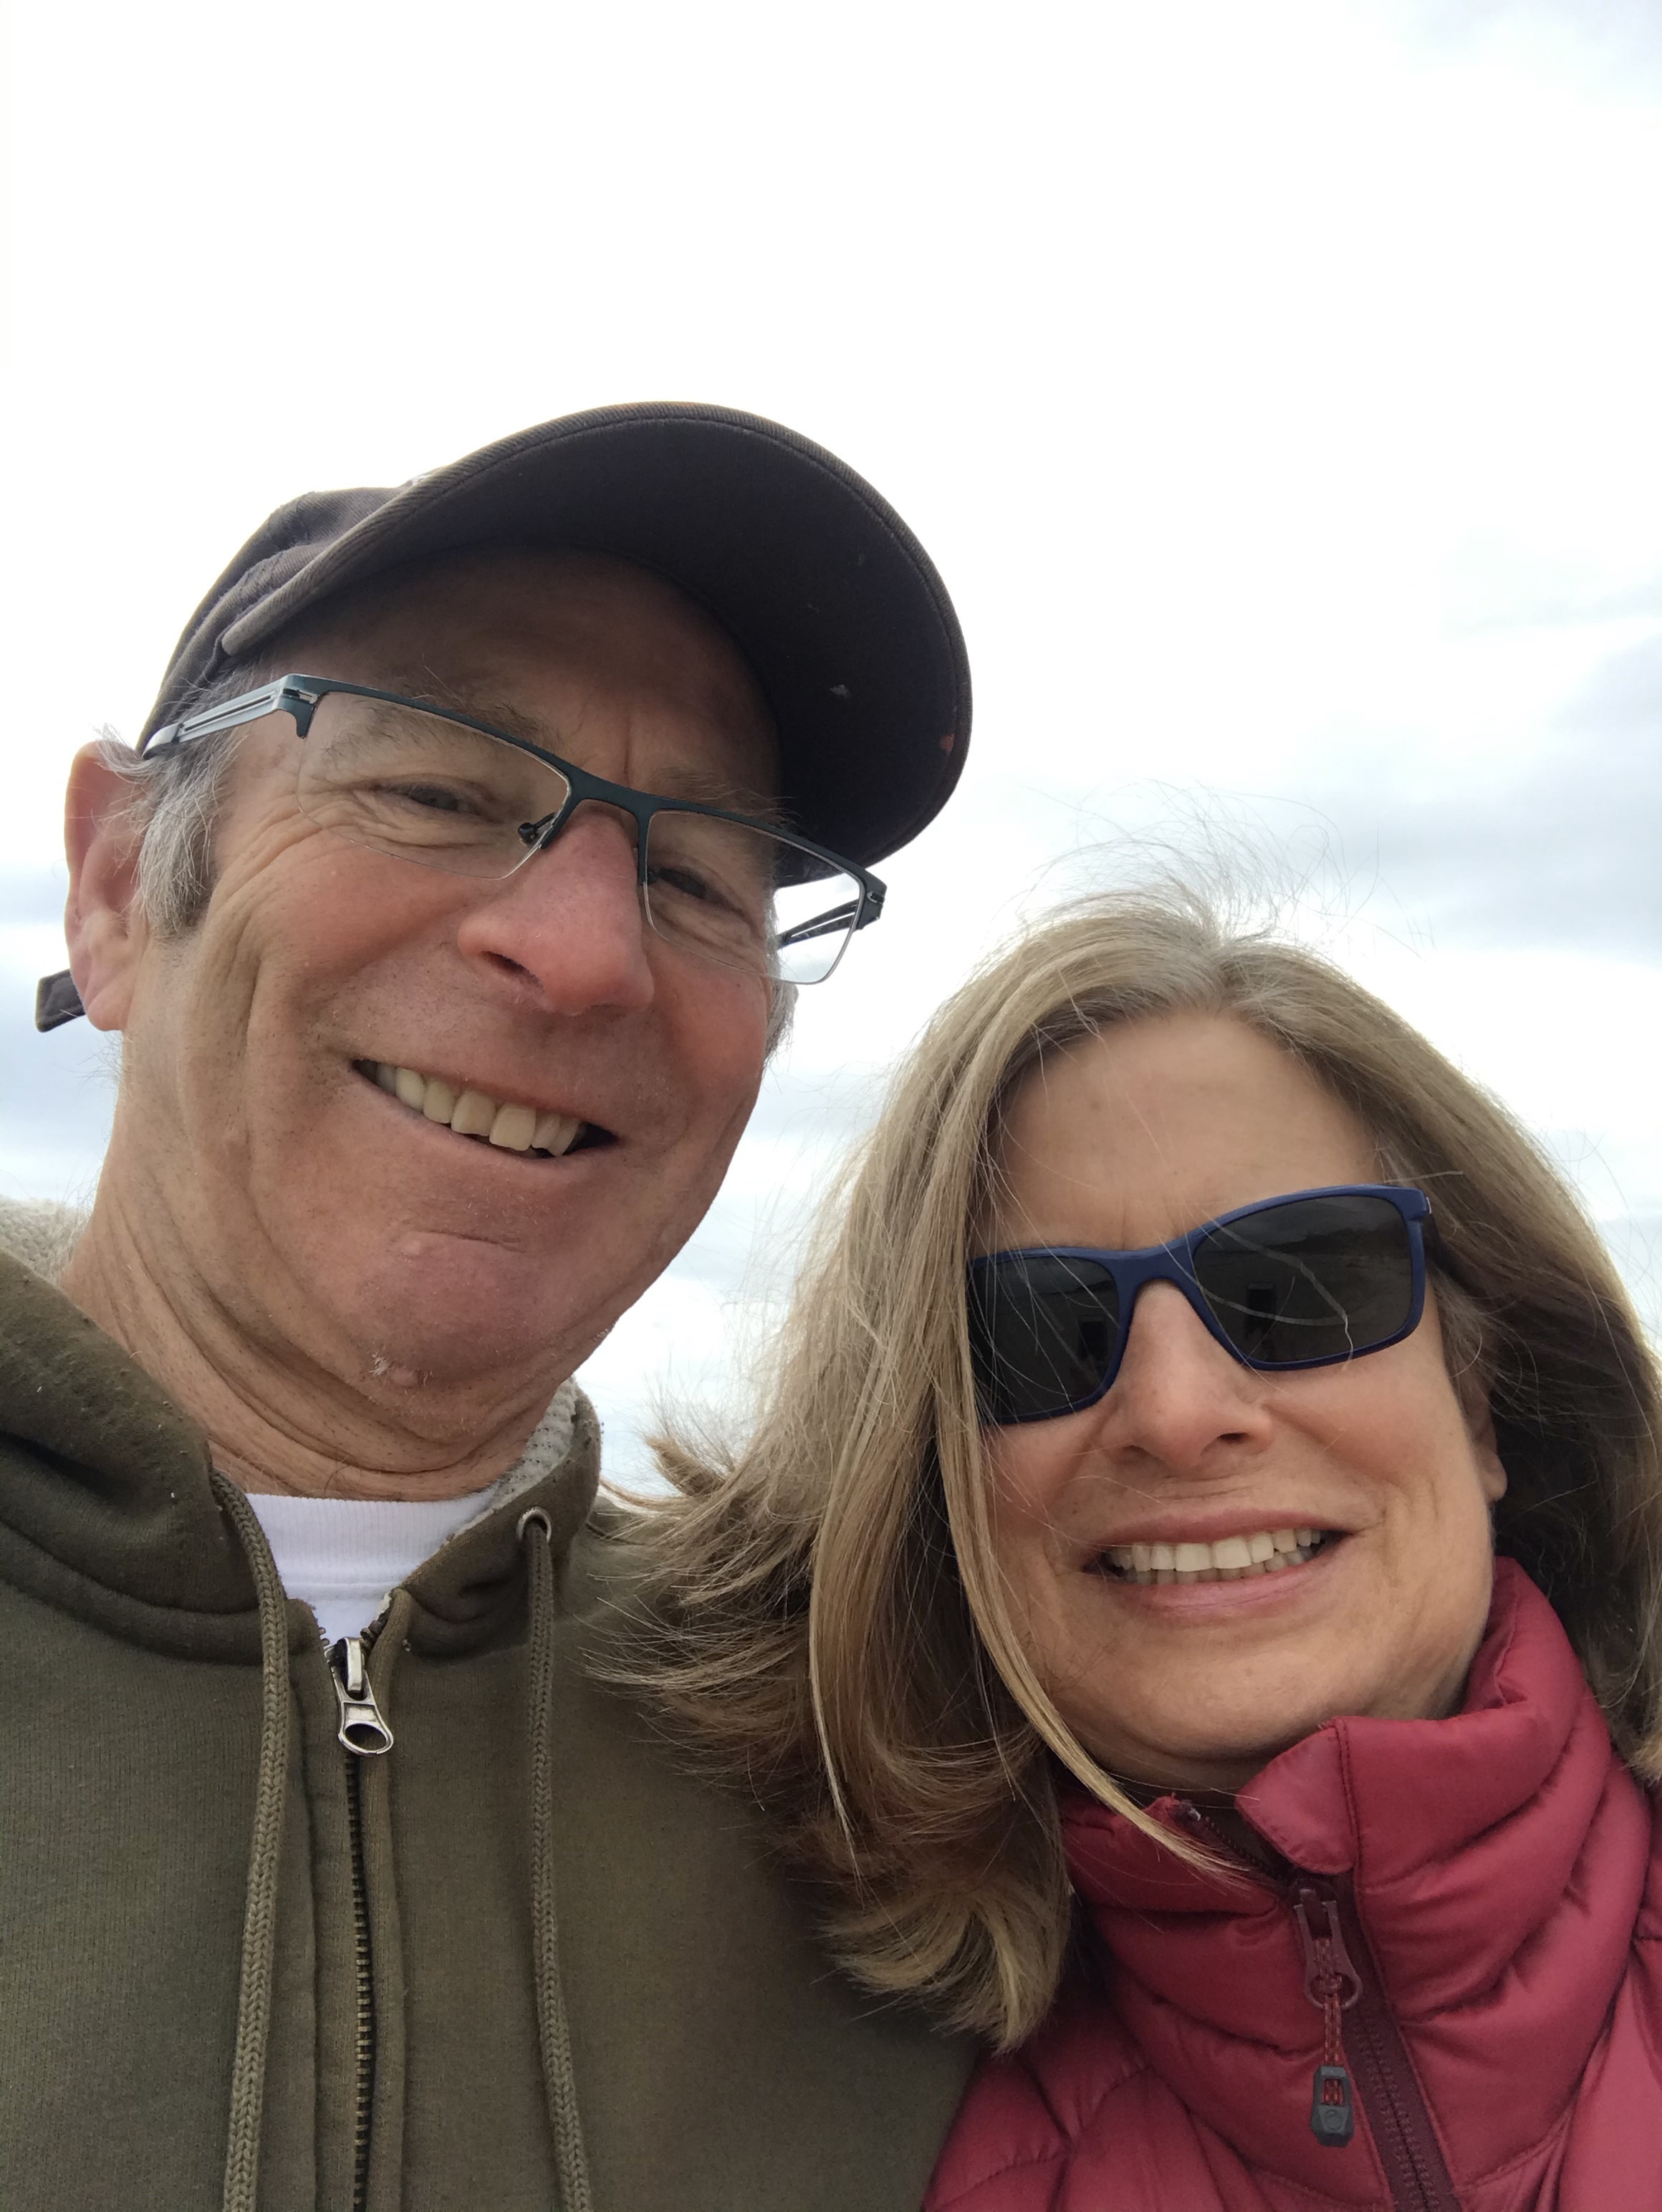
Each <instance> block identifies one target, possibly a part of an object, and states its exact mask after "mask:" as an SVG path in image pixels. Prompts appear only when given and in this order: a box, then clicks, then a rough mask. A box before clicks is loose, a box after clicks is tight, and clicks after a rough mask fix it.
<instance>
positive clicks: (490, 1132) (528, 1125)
mask: <svg viewBox="0 0 1662 2212" xmlns="http://www.w3.org/2000/svg"><path fill="white" fill-rule="evenodd" d="M374 1069H375V1080H376V1082H377V1083H378V1084H380V1087H381V1089H382V1090H383V1091H390V1092H391V1094H392V1095H393V1097H394V1098H396V1099H398V1100H399V1103H401V1104H403V1105H405V1106H408V1107H410V1108H411V1109H412V1111H414V1112H415V1113H417V1114H425V1115H426V1116H427V1118H428V1120H429V1121H442V1122H443V1123H444V1125H445V1127H447V1128H449V1129H454V1131H455V1132H456V1133H457V1135H458V1136H460V1137H483V1138H484V1139H485V1140H486V1141H487V1143H490V1144H492V1145H500V1146H502V1149H503V1151H504V1152H552V1153H553V1154H554V1155H555V1157H556V1158H558V1156H559V1155H560V1154H561V1153H562V1152H569V1150H570V1149H571V1146H572V1144H573V1142H574V1141H575V1138H576V1134H577V1132H578V1130H579V1129H581V1127H582V1126H583V1125H582V1123H581V1121H576V1120H574V1118H573V1117H572V1116H571V1115H569V1114H539V1112H538V1111H537V1109H536V1108H535V1107H534V1106H514V1105H506V1104H503V1103H501V1102H500V1101H498V1100H497V1099H495V1098H487V1097H486V1096H485V1094H484V1091H458V1090H456V1089H455V1088H454V1085H451V1084H448V1083H447V1082H445V1081H444V1079H443V1078H442V1077H441V1076H437V1075H421V1074H418V1073H417V1071H416V1070H415V1069H414V1068H413V1067H392V1066H388V1065H387V1061H385V1060H377V1061H375V1063H374Z"/></svg>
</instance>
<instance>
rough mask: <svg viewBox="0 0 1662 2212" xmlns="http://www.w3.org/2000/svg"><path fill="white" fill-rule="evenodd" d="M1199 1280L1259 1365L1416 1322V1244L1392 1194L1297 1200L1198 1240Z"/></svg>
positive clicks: (1338, 1355)
mask: <svg viewBox="0 0 1662 2212" xmlns="http://www.w3.org/2000/svg"><path fill="white" fill-rule="evenodd" d="M1195 1280H1196V1283H1197V1284H1198V1285H1199V1286H1200V1288H1201V1291H1202V1293H1203V1295H1204V1297H1205V1299H1206V1303H1207V1304H1208V1305H1209V1306H1210V1307H1211V1309H1212V1311H1213V1312H1214V1313H1215V1315H1216V1316H1217V1318H1218V1322H1219V1324H1220V1326H1221V1328H1222V1329H1223V1333H1224V1334H1225V1335H1226V1336H1227V1338H1228V1339H1229V1341H1230V1342H1231V1343H1232V1344H1233V1346H1234V1347H1235V1349H1236V1350H1237V1351H1238V1352H1240V1353H1241V1354H1242V1356H1243V1357H1244V1358H1247V1359H1250V1360H1251V1361H1252V1362H1253V1364H1255V1365H1257V1366H1260V1367H1294V1366H1297V1365H1298V1364H1300V1362H1302V1361H1305V1360H1335V1359H1347V1358H1351V1357H1352V1356H1353V1355H1354V1354H1355V1353H1356V1352H1370V1351H1372V1350H1373V1349H1374V1348H1375V1347H1376V1346H1379V1345H1382V1344H1385V1343H1386V1342H1388V1341H1389V1340H1390V1339H1391V1337H1393V1336H1397V1335H1398V1334H1401V1332H1402V1331H1403V1329H1404V1328H1407V1326H1408V1320H1409V1314H1410V1313H1411V1312H1412V1311H1413V1306H1414V1254H1413V1247H1412V1245H1411V1244H1410V1243H1409V1230H1408V1224H1407V1223H1406V1222H1405V1221H1404V1220H1403V1217H1402V1215H1401V1214H1400V1213H1399V1212H1397V1208H1396V1207H1395V1206H1393V1205H1392V1204H1391V1201H1390V1200H1389V1199H1385V1198H1368V1197H1365V1196H1363V1195H1361V1194H1355V1195H1350V1196H1338V1197H1333V1198H1300V1199H1293V1200H1289V1201H1288V1203H1287V1204H1286V1205H1284V1206H1263V1207H1260V1208H1259V1210H1258V1211H1257V1212H1255V1213H1250V1214H1248V1215H1247V1217H1246V1218H1245V1220H1243V1221H1236V1222H1232V1223H1231V1224H1230V1225H1228V1226H1227V1228H1223V1229H1215V1230H1214V1231H1213V1232H1212V1234H1211V1235H1210V1236H1209V1237H1206V1238H1204V1239H1203V1240H1202V1243H1200V1244H1199V1245H1197V1246H1196V1251H1195Z"/></svg>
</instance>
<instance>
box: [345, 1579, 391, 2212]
mask: <svg viewBox="0 0 1662 2212" xmlns="http://www.w3.org/2000/svg"><path fill="white" fill-rule="evenodd" d="M379 1627H380V1620H379V1618H377V1619H376V1620H372V1621H371V1622H370V1624H369V1626H368V1628H367V1629H366V1630H365V1631H364V1632H363V1634H362V1636H348V1637H345V1638H343V1639H342V1641H341V1642H340V1643H338V1644H335V1645H334V1646H333V1647H332V1650H330V1653H329V1675H330V1679H331V1680H332V1682H333V1683H334V1686H335V1696H336V1698H337V1699H338V1702H339V1705H340V1728H339V1730H338V1739H337V1740H338V1742H339V1743H340V1745H341V1747H342V1748H343V1749H344V1752H345V1753H346V1754H347V1757H346V1826H347V1834H348V1837H349V1838H350V1844H351V1854H352V1964H353V1974H354V1978H355V1983H356V2026H355V2030H354V2048H353V2119H352V2212H364V2207H365V2206H366V2204H367V2203H368V2194H369V2125H370V2114H371V2111H372V2108H373V2106H374V2093H375V1982H374V1959H373V1958H372V1956H371V1954H370V1949H369V1884H368V1877H367V1875H366V1873H365V1869H364V1850H363V1767H362V1761H363V1760H364V1759H378V1758H380V1756H381V1754H382V1753H386V1752H389V1751H391V1749H392V1748H393V1731H392V1729H390V1728H388V1727H387V1722H386V1720H385V1718H384V1717H382V1714H381V1710H380V1706H379V1705H377V1704H376V1703H375V1693H374V1690H373V1689H372V1688H371V1687H370V1685H369V1675H368V1669H367V1668H366V1667H365V1664H364V1654H365V1652H366V1651H368V1649H369V1647H370V1646H371V1644H373V1643H374V1640H375V1632H376V1631H377V1629H378V1628H379Z"/></svg>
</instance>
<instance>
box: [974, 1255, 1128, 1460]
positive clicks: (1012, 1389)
mask: <svg viewBox="0 0 1662 2212" xmlns="http://www.w3.org/2000/svg"><path fill="white" fill-rule="evenodd" d="M1118 1343H1119V1295H1118V1293H1117V1291H1116V1290H1115V1288H1114V1280H1113V1277H1112V1276H1111V1274H1110V1273H1108V1271H1107V1269H1106V1268H1105V1267H1099V1265H1098V1264H1097V1262H1096V1261H1094V1260H1070V1259H1068V1258H1065V1257H1064V1256H1063V1255H1062V1254H1060V1253H1054V1252H1010V1253H1004V1254H1001V1255H999V1256H998V1257H996V1258H995V1259H992V1260H987V1261H981V1262H979V1263H978V1264H977V1266H975V1267H972V1268H971V1271H970V1350H971V1359H972V1361H973V1364H974V1367H975V1378H976V1395H977V1400H978V1401H979V1404H980V1407H981V1417H982V1419H983V1420H986V1421H992V1422H995V1423H996V1422H1006V1421H1033V1420H1038V1419H1042V1418H1044V1416H1045V1415H1046V1414H1051V1413H1066V1412H1067V1410H1068V1407H1070V1406H1075V1405H1077V1404H1079V1403H1080V1402H1081V1401H1082V1400H1084V1399H1087V1398H1090V1397H1093V1396H1094V1395H1096V1393H1097V1392H1098V1391H1099V1390H1100V1389H1101V1388H1102V1383H1103V1378H1104V1376H1105V1375H1106V1374H1107V1373H1108V1370H1109V1369H1110V1368H1111V1366H1112V1364H1113V1360H1114V1353H1115V1351H1116V1349H1117V1346H1118Z"/></svg>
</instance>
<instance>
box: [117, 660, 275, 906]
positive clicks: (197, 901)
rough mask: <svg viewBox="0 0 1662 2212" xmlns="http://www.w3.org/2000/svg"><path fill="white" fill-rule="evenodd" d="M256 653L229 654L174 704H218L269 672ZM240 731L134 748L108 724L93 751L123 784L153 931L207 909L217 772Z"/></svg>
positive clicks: (224, 767) (225, 765) (194, 707)
mask: <svg viewBox="0 0 1662 2212" xmlns="http://www.w3.org/2000/svg"><path fill="white" fill-rule="evenodd" d="M271 674H272V671H271V668H270V666H269V665H268V664H267V663H266V662H265V661H264V660H259V661H254V660H243V661H233V662H231V663H230V665H228V667H226V668H224V669H222V671H220V673H219V674H218V675H217V676H216V677H215V678H213V680H212V681H211V682H210V683H207V684H203V685H202V686H201V687H200V688H199V689H198V690H197V691H196V692H195V693H193V694H192V696H191V697H190V699H189V700H187V701H186V703H185V704H184V706H183V707H182V708H180V713H181V714H196V713H198V711H199V710H200V709H201V708H204V707H218V706H222V705H223V704H224V702H226V701H227V700H228V699H235V698H237V697H239V696H240V695H241V693H243V692H244V691H253V690H257V689H258V687H259V685H260V684H268V683H270V681H271ZM243 734H244V732H243V731H242V730H240V729H235V730H221V731H219V732H216V734H215V735H214V736H212V737H210V738H199V739H198V741H197V743H196V744H190V745H163V746H162V747H161V749H160V750H158V751H156V752H151V753H142V754H141V753H138V752H136V751H135V750H133V748H132V747H131V745H130V744H126V743H125V740H124V739H122V738H119V737H118V736H117V735H116V733H115V732H114V731H113V730H110V729H106V730H104V731H102V732H100V736H99V740H98V753H99V757H100V760H101V761H102V762H103V763H104V765H105V767H106V768H108V769H113V770H114V772H115V773H116V775H119V776H120V777H121V778H122V779H123V780H124V781H125V782H126V783H127V784H128V785H129V786H130V787H131V793H132V795H131V801H130V803H129V819H130V820H131V824H132V829H133V834H134V836H136V837H137V839H138V841H139V842H138V902H139V905H140V906H141V908H143V914H144V919H145V921H148V922H149V926H150V927H151V928H152V929H153V930H154V931H155V934H156V935H157V936H158V937H182V936H184V934H185V933H186V931H187V930H190V929H193V928H194V927H196V925H197V923H198V921H201V919H202V917H203V915H204V913H205V912H206V911H207V906H208V901H209V899H210V896H212V894H213V888H214V874H215V869H214V833H215V830H216V828H217V826H218V822H219V810H220V805H221V803H222V800H223V799H224V796H225V778H226V774H227V771H228V769H229V768H230V765H231V763H232V761H233V760H234V758H235V757H236V752H237V749H238V746H239V744H240V742H241V739H242V737H243Z"/></svg>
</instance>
